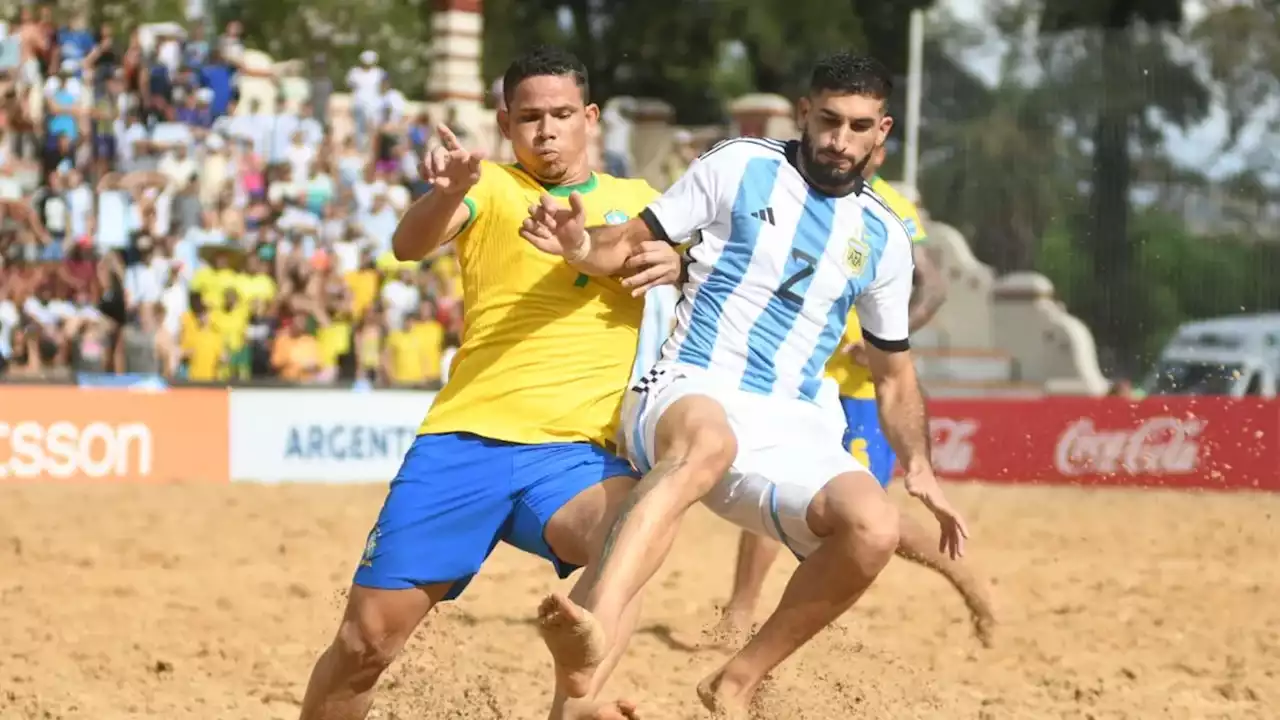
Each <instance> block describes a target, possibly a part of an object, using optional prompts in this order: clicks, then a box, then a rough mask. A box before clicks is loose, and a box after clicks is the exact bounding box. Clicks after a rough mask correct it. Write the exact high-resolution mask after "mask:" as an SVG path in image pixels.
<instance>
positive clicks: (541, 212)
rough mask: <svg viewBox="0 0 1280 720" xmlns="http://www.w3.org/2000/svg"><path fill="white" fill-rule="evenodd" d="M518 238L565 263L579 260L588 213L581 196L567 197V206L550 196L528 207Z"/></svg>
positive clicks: (584, 245) (584, 240)
mask: <svg viewBox="0 0 1280 720" xmlns="http://www.w3.org/2000/svg"><path fill="white" fill-rule="evenodd" d="M520 237H522V238H524V239H525V240H528V241H529V244H531V245H533V246H534V247H536V248H538V249H539V250H541V251H542V252H544V253H549V254H551V255H559V256H561V257H563V258H565V259H566V260H569V261H574V260H580V259H582V256H583V255H585V254H586V252H584V251H587V250H589V249H590V248H589V247H588V246H587V211H586V208H585V207H584V206H583V204H582V196H581V195H579V194H578V193H576V192H573V193H570V194H569V207H565V206H564V205H562V204H560V203H559V202H558V201H557V200H556V199H555V198H553V197H551V196H550V195H543V196H542V199H541V200H539V201H538V203H537V204H536V205H530V206H529V217H527V218H525V221H524V223H522V224H521V225H520Z"/></svg>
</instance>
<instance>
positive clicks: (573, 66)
mask: <svg viewBox="0 0 1280 720" xmlns="http://www.w3.org/2000/svg"><path fill="white" fill-rule="evenodd" d="M546 75H556V76H559V77H571V78H573V81H574V83H576V84H577V86H578V89H579V90H581V91H582V102H583V103H584V104H585V103H588V102H590V99H589V98H590V84H589V83H588V80H587V66H586V65H583V64H582V61H581V60H579V59H578V56H577V55H574V54H573V53H571V52H569V51H568V50H565V49H563V48H558V47H554V46H551V45H541V46H538V47H536V48H534V49H532V50H530V51H529V52H527V53H524V54H523V55H521V56H520V57H518V58H516V59H515V60H512V61H511V64H510V65H508V66H507V71H506V72H505V73H503V74H502V99H503V101H505V102H506V104H507V105H508V106H510V105H511V98H512V97H514V96H515V94H516V86H518V85H519V84H520V83H522V82H524V81H525V80H527V79H529V78H531V77H543V76H546Z"/></svg>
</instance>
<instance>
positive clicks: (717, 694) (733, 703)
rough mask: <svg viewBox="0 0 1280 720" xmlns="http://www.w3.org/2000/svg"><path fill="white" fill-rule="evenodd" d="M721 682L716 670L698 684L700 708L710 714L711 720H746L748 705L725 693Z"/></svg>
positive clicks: (720, 676) (719, 672) (721, 678)
mask: <svg viewBox="0 0 1280 720" xmlns="http://www.w3.org/2000/svg"><path fill="white" fill-rule="evenodd" d="M722 680H723V677H722V675H721V671H720V670H717V671H715V672H714V673H712V674H710V675H708V676H707V677H706V678H703V680H702V682H700V683H698V699H699V700H701V701H702V706H703V707H705V708H706V709H707V710H709V711H710V712H711V717H712V718H713V720H747V718H748V708H749V707H750V704H749V703H748V702H744V701H743V699H742V698H741V697H737V696H735V695H732V694H730V693H729V692H727V690H728V688H725V687H724V686H723V683H722V682H721V681H722Z"/></svg>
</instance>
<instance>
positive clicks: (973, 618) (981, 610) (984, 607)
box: [962, 593, 996, 648]
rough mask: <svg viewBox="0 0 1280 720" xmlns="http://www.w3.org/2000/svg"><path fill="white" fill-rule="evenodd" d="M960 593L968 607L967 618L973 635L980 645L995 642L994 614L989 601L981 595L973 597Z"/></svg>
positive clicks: (989, 645)
mask: <svg viewBox="0 0 1280 720" xmlns="http://www.w3.org/2000/svg"><path fill="white" fill-rule="evenodd" d="M962 595H963V597H964V604H965V606H966V607H968V608H969V620H970V622H972V623H973V635H974V637H976V638H978V642H980V643H982V647H985V648H989V647H991V646H992V645H993V644H995V634H996V616H995V613H993V612H992V611H991V602H990V601H989V600H987V598H985V597H983V596H981V595H979V596H974V597H971V596H970V595H968V594H963V593H962Z"/></svg>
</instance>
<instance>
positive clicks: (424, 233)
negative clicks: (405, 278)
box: [391, 188, 474, 262]
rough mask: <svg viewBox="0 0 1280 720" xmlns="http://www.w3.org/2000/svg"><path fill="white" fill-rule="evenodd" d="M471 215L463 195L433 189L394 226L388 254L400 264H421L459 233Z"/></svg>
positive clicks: (410, 207) (416, 202)
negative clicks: (418, 262)
mask: <svg viewBox="0 0 1280 720" xmlns="http://www.w3.org/2000/svg"><path fill="white" fill-rule="evenodd" d="M473 214H474V211H473V210H472V209H471V206H469V205H467V203H466V192H465V191H464V192H461V193H459V192H449V191H446V190H441V189H440V188H432V189H431V190H430V191H428V192H427V194H426V195H423V196H422V197H420V198H418V199H417V200H416V201H414V203H413V204H412V205H410V206H409V210H408V211H407V212H405V214H404V217H402V218H400V224H399V225H397V226H396V232H395V234H394V235H392V236H391V250H392V251H393V252H394V253H395V256H396V260H399V261H401V262H406V261H414V260H421V259H423V258H425V257H426V256H428V255H430V254H431V253H432V252H434V251H435V250H436V248H438V247H440V246H441V245H443V244H444V243H446V242H448V241H449V240H452V239H453V238H454V237H456V236H457V235H458V233H460V232H462V230H463V228H465V227H466V226H467V224H468V223H470V222H471V220H472V215H473Z"/></svg>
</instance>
